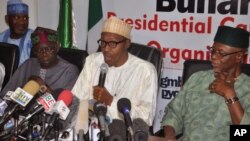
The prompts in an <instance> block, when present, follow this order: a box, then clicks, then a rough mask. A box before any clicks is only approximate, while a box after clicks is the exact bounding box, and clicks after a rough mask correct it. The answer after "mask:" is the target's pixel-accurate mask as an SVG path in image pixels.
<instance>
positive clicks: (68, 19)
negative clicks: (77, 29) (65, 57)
mask: <svg viewBox="0 0 250 141" xmlns="http://www.w3.org/2000/svg"><path fill="white" fill-rule="evenodd" d="M90 1H91V0H90ZM71 10H72V3H71V0H60V11H59V22H58V27H57V32H58V39H59V42H60V43H61V47H63V48H72V11H71Z"/></svg>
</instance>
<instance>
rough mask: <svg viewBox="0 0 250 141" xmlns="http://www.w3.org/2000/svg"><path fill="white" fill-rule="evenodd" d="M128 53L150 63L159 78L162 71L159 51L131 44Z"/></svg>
mask: <svg viewBox="0 0 250 141" xmlns="http://www.w3.org/2000/svg"><path fill="white" fill-rule="evenodd" d="M100 51H101V49H100V47H99V48H98V50H97V52H100ZM128 51H129V52H130V53H131V54H133V55H135V56H137V57H139V58H141V59H143V60H146V61H148V62H151V63H152V64H153V65H154V66H155V68H156V71H157V74H158V78H160V76H161V69H162V62H163V61H162V52H161V50H160V49H158V48H155V47H149V46H147V45H143V44H139V43H131V45H130V47H129V48H128Z"/></svg>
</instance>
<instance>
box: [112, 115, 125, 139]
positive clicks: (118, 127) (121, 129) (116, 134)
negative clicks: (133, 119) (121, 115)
mask: <svg viewBox="0 0 250 141" xmlns="http://www.w3.org/2000/svg"><path fill="white" fill-rule="evenodd" d="M108 127H109V131H110V136H109V138H108V141H126V126H125V124H124V122H123V121H122V120H119V119H113V121H112V123H111V124H109V126H108Z"/></svg>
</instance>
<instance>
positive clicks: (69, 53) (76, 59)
mask: <svg viewBox="0 0 250 141" xmlns="http://www.w3.org/2000/svg"><path fill="white" fill-rule="evenodd" d="M58 55H59V56H60V57H62V58H63V59H65V60H67V61H68V62H70V63H72V64H74V65H76V66H77V67H78V69H79V71H81V70H82V68H83V66H84V63H85V59H86V57H87V56H88V55H89V54H88V52H87V51H86V50H80V49H71V48H61V49H60V50H59V52H58Z"/></svg>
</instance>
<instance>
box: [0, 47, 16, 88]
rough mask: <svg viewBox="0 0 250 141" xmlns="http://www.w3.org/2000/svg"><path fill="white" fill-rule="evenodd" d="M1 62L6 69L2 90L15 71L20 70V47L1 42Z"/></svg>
mask: <svg viewBox="0 0 250 141" xmlns="http://www.w3.org/2000/svg"><path fill="white" fill-rule="evenodd" d="M0 54H1V55H0V62H2V63H3V65H4V67H5V77H4V81H3V85H2V88H3V87H4V86H5V85H6V83H7V82H8V81H9V79H10V78H11V76H12V75H13V73H14V72H15V70H16V69H17V68H18V63H19V49H18V46H16V45H13V44H9V43H4V42H0Z"/></svg>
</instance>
